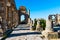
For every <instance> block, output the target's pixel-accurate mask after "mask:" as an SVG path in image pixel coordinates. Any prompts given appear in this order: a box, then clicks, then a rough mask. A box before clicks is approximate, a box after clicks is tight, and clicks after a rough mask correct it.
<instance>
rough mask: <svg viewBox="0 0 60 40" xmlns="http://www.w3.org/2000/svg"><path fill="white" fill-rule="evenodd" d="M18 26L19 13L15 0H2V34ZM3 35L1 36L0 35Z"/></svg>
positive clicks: (0, 19) (0, 18)
mask: <svg viewBox="0 0 60 40" xmlns="http://www.w3.org/2000/svg"><path fill="white" fill-rule="evenodd" d="M17 25H18V11H17V9H16V5H15V1H14V0H0V33H2V34H3V33H4V32H5V31H6V30H8V29H12V28H13V27H15V26H17ZM0 35H1V34H0Z"/></svg>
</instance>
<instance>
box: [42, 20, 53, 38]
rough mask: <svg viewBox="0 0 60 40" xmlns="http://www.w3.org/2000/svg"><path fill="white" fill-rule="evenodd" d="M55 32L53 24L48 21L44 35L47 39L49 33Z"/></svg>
mask: <svg viewBox="0 0 60 40" xmlns="http://www.w3.org/2000/svg"><path fill="white" fill-rule="evenodd" d="M51 32H53V31H52V27H51V22H50V21H49V20H46V28H45V30H44V31H42V35H44V36H45V37H47V36H48V34H49V33H51Z"/></svg>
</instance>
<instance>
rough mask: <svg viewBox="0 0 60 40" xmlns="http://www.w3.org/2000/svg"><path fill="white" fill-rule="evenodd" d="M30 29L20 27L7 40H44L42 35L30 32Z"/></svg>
mask: <svg viewBox="0 0 60 40" xmlns="http://www.w3.org/2000/svg"><path fill="white" fill-rule="evenodd" d="M29 29H30V27H28V26H25V25H23V26H22V25H19V26H18V27H17V28H15V29H14V31H13V32H12V33H11V34H10V35H9V37H8V38H6V39H5V40H42V38H41V37H40V36H41V33H40V32H36V31H30V30H29Z"/></svg>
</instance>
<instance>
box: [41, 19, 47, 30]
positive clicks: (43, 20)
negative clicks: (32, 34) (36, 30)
mask: <svg viewBox="0 0 60 40" xmlns="http://www.w3.org/2000/svg"><path fill="white" fill-rule="evenodd" d="M40 26H41V27H42V28H43V30H45V27H46V20H45V19H40Z"/></svg>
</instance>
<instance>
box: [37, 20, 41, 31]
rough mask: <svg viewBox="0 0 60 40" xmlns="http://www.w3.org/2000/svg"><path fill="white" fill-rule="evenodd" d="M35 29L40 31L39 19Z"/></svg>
mask: <svg viewBox="0 0 60 40" xmlns="http://www.w3.org/2000/svg"><path fill="white" fill-rule="evenodd" d="M36 30H37V31H40V21H39V20H38V21H37V25H36Z"/></svg>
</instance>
